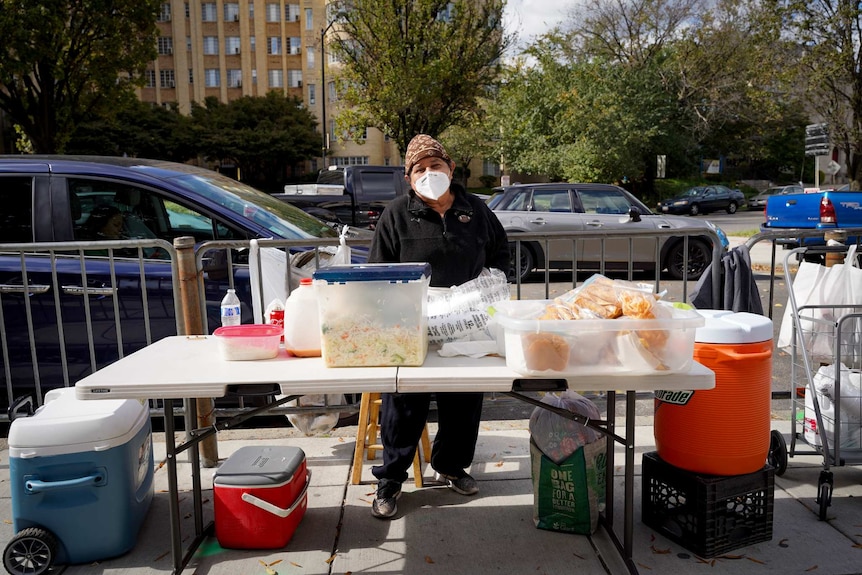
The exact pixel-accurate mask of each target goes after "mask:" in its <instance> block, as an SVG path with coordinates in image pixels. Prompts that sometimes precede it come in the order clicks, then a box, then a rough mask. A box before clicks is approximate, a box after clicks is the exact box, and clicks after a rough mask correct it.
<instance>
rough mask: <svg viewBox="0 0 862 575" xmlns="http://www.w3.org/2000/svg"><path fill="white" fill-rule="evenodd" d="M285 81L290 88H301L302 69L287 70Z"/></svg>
mask: <svg viewBox="0 0 862 575" xmlns="http://www.w3.org/2000/svg"><path fill="white" fill-rule="evenodd" d="M287 83H288V86H290V87H291V88H302V70H288V71H287Z"/></svg>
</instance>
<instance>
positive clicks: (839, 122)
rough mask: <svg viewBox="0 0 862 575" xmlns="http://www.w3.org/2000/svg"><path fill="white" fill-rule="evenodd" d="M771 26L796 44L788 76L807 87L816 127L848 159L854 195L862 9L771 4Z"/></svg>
mask: <svg viewBox="0 0 862 575" xmlns="http://www.w3.org/2000/svg"><path fill="white" fill-rule="evenodd" d="M765 6H766V7H767V9H768V11H769V14H770V15H771V16H772V18H773V21H775V22H777V23H779V25H782V26H783V27H784V28H785V31H786V37H787V38H788V39H789V41H793V42H794V50H793V52H792V55H793V58H792V59H790V60H788V67H787V70H789V71H792V72H793V73H794V77H795V79H796V81H797V82H798V84H799V85H801V86H804V88H805V94H806V100H807V104H808V106H809V107H810V109H811V110H813V112H814V114H813V116H814V118H815V121H817V122H826V123H827V124H828V125H829V132H830V136H831V140H832V144H833V145H835V146H837V147H839V148H840V149H841V150H842V151H843V152H844V154H845V157H846V159H847V176H848V178H849V179H850V180H851V181H852V186H853V188H852V189H862V187H860V186H862V51H860V49H859V46H860V43H862V5H860V4H859V3H858V2H852V1H850V0H818V1H817V2H813V3H812V2H803V1H800V0H790V1H788V2H769V3H767V4H766V5H765Z"/></svg>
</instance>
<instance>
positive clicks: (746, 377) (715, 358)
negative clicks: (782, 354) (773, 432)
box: [654, 310, 773, 475]
mask: <svg viewBox="0 0 862 575" xmlns="http://www.w3.org/2000/svg"><path fill="white" fill-rule="evenodd" d="M698 312H699V313H700V314H701V315H703V316H704V317H706V325H704V326H703V327H700V328H697V331H696V332H695V344H694V359H695V361H697V362H699V363H701V364H703V365H704V366H706V367H708V368H709V369H711V370H712V371H714V372H715V388H714V389H708V390H698V391H693V392H689V391H656V393H655V395H656V401H655V419H654V431H655V444H656V451H657V452H658V455H659V457H660V458H661V459H663V460H664V461H666V462H667V463H670V464H671V465H673V466H676V467H679V468H681V469H686V470H688V471H693V472H696V473H703V474H708V475H743V474H746V473H754V472H755V471H758V470H760V469H762V468H763V466H764V465H765V464H766V460H767V456H768V454H769V441H770V423H769V421H770V399H771V397H772V337H773V328H772V320H770V319H769V318H767V317H764V316H761V315H756V314H752V313H746V312H731V311H723V310H698Z"/></svg>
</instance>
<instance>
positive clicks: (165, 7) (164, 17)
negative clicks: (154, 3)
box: [159, 2, 171, 22]
mask: <svg viewBox="0 0 862 575" xmlns="http://www.w3.org/2000/svg"><path fill="white" fill-rule="evenodd" d="M170 21H171V3H170V2H162V5H161V7H160V8H159V22H170Z"/></svg>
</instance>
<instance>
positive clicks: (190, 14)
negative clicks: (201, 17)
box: [184, 2, 192, 20]
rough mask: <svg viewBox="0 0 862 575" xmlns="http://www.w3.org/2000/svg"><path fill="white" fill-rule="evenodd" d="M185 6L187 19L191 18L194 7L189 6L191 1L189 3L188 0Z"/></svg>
mask: <svg viewBox="0 0 862 575" xmlns="http://www.w3.org/2000/svg"><path fill="white" fill-rule="evenodd" d="M184 6H185V9H186V20H188V19H189V18H191V17H192V9H191V7H190V6H189V3H188V2H186V3H185V4H184Z"/></svg>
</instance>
